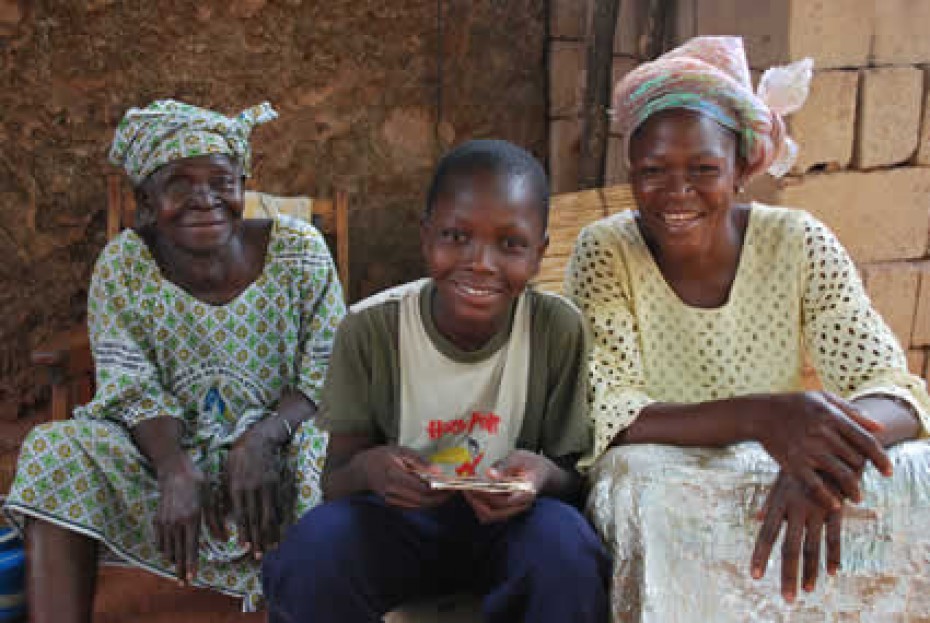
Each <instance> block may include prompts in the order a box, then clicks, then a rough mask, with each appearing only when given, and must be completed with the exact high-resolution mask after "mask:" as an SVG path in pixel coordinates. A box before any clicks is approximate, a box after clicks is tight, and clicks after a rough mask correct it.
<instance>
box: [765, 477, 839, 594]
mask: <svg viewBox="0 0 930 623" xmlns="http://www.w3.org/2000/svg"><path fill="white" fill-rule="evenodd" d="M759 517H760V518H761V519H762V527H761V528H760V529H759V535H758V537H757V538H756V545H755V548H754V549H753V552H752V563H751V573H752V577H753V578H755V579H759V578H761V577H762V576H764V575H765V568H766V566H767V564H768V560H769V555H770V554H771V552H772V547H773V545H774V544H775V541H776V540H777V539H778V533H779V532H781V524H782V522H784V523H785V524H786V526H785V539H784V542H783V544H782V561H781V594H782V597H784V599H785V601H787V602H789V603H792V602H793V601H794V599H795V596H796V594H797V589H798V564H799V558H802V557H803V561H802V562H803V570H804V575H803V579H802V586H803V587H804V590H805V591H806V592H811V591H813V590H814V587H815V586H816V584H817V573H818V569H819V566H820V549H821V539H822V538H823V528H824V526H825V525H826V544H827V548H826V549H827V573H829V574H830V575H835V574H836V571H837V569H838V568H839V566H840V536H841V531H842V519H843V511H842V509H840V510H832V509H831V508H824V507H823V506H821V505H820V504H818V503H817V501H816V500H814V499H812V498H811V497H810V495H809V493H808V492H807V488H806V487H805V485H804V484H803V483H801V481H800V480H798V479H797V478H795V477H794V476H792V475H791V474H788V473H786V472H785V471H781V472H780V473H779V474H778V478H777V479H776V480H775V484H774V485H773V486H772V490H771V491H770V492H769V495H768V497H767V498H766V500H765V505H764V506H763V507H762V510H761V511H760V512H759Z"/></svg>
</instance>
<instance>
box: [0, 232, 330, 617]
mask: <svg viewBox="0 0 930 623" xmlns="http://www.w3.org/2000/svg"><path fill="white" fill-rule="evenodd" d="M88 298H89V300H88V324H89V326H90V336H91V346H92V349H93V355H94V361H95V365H96V372H97V393H96V394H95V396H94V399H93V400H92V401H91V402H90V403H89V404H87V405H85V406H83V407H80V408H78V409H76V410H75V412H74V418H73V419H72V420H69V421H65V422H54V423H49V424H43V425H41V426H37V427H36V428H35V429H34V430H33V431H32V432H31V433H30V435H29V436H28V438H27V439H26V441H25V442H24V443H23V446H22V450H21V454H20V458H19V464H18V468H17V474H16V479H15V481H14V483H13V487H12V490H11V491H10V494H9V497H8V498H7V502H6V506H5V508H4V510H5V511H6V512H7V515H8V516H9V517H10V518H11V519H13V521H14V522H15V523H16V524H17V525H19V526H22V522H23V519H24V516H30V517H35V518H39V519H44V520H46V521H49V522H52V523H55V524H57V525H60V526H63V527H66V528H69V529H72V530H75V531H77V532H80V533H82V534H85V535H88V536H91V537H93V538H96V539H99V540H100V541H101V542H103V543H104V544H106V545H107V549H108V550H109V551H108V552H107V553H108V554H110V555H114V554H115V556H116V557H117V558H119V559H121V560H123V561H126V562H129V563H132V564H134V565H137V566H139V567H143V568H145V569H148V570H149V571H152V572H154V573H158V574H162V575H166V576H173V575H174V569H173V568H172V566H171V565H170V563H168V562H167V561H166V560H165V559H164V558H163V557H162V556H161V554H160V553H159V552H158V550H157V549H156V547H155V536H154V526H153V521H154V518H155V514H156V510H157V507H158V497H159V494H158V486H157V481H156V478H155V475H154V472H153V469H152V466H151V465H150V464H149V462H148V461H147V460H146V459H145V457H143V455H142V454H141V453H140V451H139V449H138V447H137V446H136V445H135V443H134V442H133V440H132V437H131V436H130V433H129V429H131V428H132V427H133V426H134V425H136V424H138V423H139V422H141V421H143V420H145V419H148V418H153V417H159V416H165V415H167V416H171V417H176V418H178V419H180V420H181V421H182V422H183V423H184V433H183V442H182V443H183V445H184V447H185V448H186V449H187V451H188V452H189V453H190V455H191V457H192V458H193V459H194V461H195V462H196V463H197V465H199V466H200V467H201V469H203V470H204V473H205V474H206V475H207V477H208V478H209V479H210V480H211V482H214V483H216V482H218V480H219V478H220V469H221V466H222V464H223V461H224V459H225V456H226V454H227V452H228V448H229V446H230V444H231V443H232V442H233V441H234V440H235V439H237V438H238V437H239V436H240V435H241V434H242V433H243V432H244V431H245V430H246V429H247V428H248V427H249V426H251V425H252V424H254V423H255V422H256V421H258V420H260V419H261V418H263V417H265V416H267V415H269V414H270V413H272V409H273V408H274V405H275V404H276V403H277V401H278V399H279V397H280V395H281V393H282V391H283V390H285V389H286V388H289V387H294V388H296V389H299V390H300V391H302V392H303V393H304V394H305V395H306V396H307V397H308V398H310V399H311V400H313V401H314V402H315V403H317V404H319V397H320V390H321V388H322V385H323V379H324V377H325V373H326V367H327V364H328V362H329V355H330V350H331V348H332V343H333V338H334V336H335V332H336V326H337V325H338V323H339V321H340V320H341V319H342V316H343V315H344V313H345V306H344V303H343V299H342V289H341V287H340V284H339V281H338V278H337V273H336V270H335V267H334V265H333V262H332V259H331V257H330V254H329V251H328V250H327V248H326V244H325V242H324V240H323V238H322V236H321V235H320V234H319V233H318V232H317V231H316V230H315V229H314V228H313V227H311V226H310V225H308V224H306V223H304V222H303V221H299V220H296V219H291V218H288V217H285V216H281V217H278V219H277V220H275V222H274V225H273V229H272V233H271V237H270V240H269V243H268V251H267V257H266V258H265V266H264V269H263V272H262V273H261V275H260V276H259V277H258V278H257V279H256V280H255V282H253V283H252V284H251V285H250V286H249V287H248V288H246V290H245V291H243V292H242V293H241V294H240V295H239V296H237V297H236V298H235V299H233V300H232V301H230V302H229V303H226V304H225V305H210V304H208V303H204V302H202V301H200V300H198V299H196V298H194V297H193V296H191V295H190V294H188V293H187V292H185V291H184V290H182V289H181V288H179V287H178V286H176V285H175V284H173V283H172V282H170V281H168V280H167V279H165V278H164V277H163V276H162V274H161V272H160V271H159V269H158V266H157V265H156V263H155V261H154V259H153V257H152V255H151V254H150V252H149V250H148V247H147V246H146V244H145V243H144V242H143V241H142V239H141V238H140V237H139V236H138V235H137V234H136V233H135V232H133V231H130V230H127V231H125V232H123V233H122V234H120V235H119V236H118V237H117V238H115V239H114V240H113V241H111V242H110V243H109V244H108V245H107V247H106V248H105V249H104V250H103V253H102V254H101V256H100V258H99V259H98V260H97V264H96V267H95V270H94V276H93V279H92V281H91V288H90V293H89V297H88ZM325 449H326V434H325V433H324V432H322V431H321V430H319V429H317V427H316V426H315V425H314V424H313V423H312V422H305V423H304V424H303V425H301V426H300V427H299V428H298V430H297V431H295V433H294V437H293V439H292V441H291V443H290V446H289V447H288V449H287V452H286V453H285V456H284V457H283V458H284V460H283V461H282V466H281V469H282V478H283V479H284V482H285V487H284V489H285V490H286V491H289V492H290V494H289V497H288V499H287V500H285V508H287V509H290V510H292V513H293V514H292V515H291V516H290V517H287V521H293V520H294V519H295V518H296V517H299V516H300V515H301V514H303V513H304V512H306V511H307V510H308V509H309V508H311V507H312V506H314V505H315V504H317V503H319V502H320V501H321V491H320V484H319V481H320V473H321V470H322V464H323V458H324V454H325ZM227 525H228V527H229V528H230V530H231V534H230V540H229V542H227V543H219V542H214V541H213V540H212V539H211V538H210V537H209V534H208V532H207V531H206V529H205V528H204V529H203V530H202V531H201V534H202V541H201V547H200V556H199V557H200V562H199V570H198V575H197V578H196V579H195V581H194V584H195V585H198V586H205V587H210V588H214V589H216V590H219V591H222V592H224V593H227V594H230V595H235V596H241V597H243V598H244V599H245V602H244V603H245V607H246V608H247V609H251V607H252V606H253V605H254V604H255V601H256V598H258V597H259V596H260V592H261V583H260V568H259V564H258V563H256V562H255V561H254V560H253V559H252V557H251V556H245V555H244V552H243V551H242V550H241V549H240V548H239V547H238V546H237V545H236V541H235V528H234V525H233V524H232V523H231V521H230V520H227ZM101 551H104V550H101Z"/></svg>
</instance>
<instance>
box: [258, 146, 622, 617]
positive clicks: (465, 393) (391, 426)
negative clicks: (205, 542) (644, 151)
mask: <svg viewBox="0 0 930 623" xmlns="http://www.w3.org/2000/svg"><path fill="white" fill-rule="evenodd" d="M548 198H549V191H548V186H547V183H546V178H545V174H544V173H543V171H542V168H541V167H540V165H539V164H538V162H536V160H534V159H533V157H532V156H530V155H529V154H528V153H527V152H525V151H524V150H522V149H520V148H518V147H516V146H514V145H512V144H510V143H507V142H504V141H472V142H469V143H465V144H463V145H461V146H459V147H458V148H456V149H455V150H453V151H452V152H450V153H449V154H447V155H446V156H445V157H444V158H443V159H442V160H441V161H440V163H439V165H438V168H437V170H436V172H435V174H434V177H433V181H432V184H431V186H430V190H429V193H428V196H427V204H426V211H425V214H424V216H423V220H422V224H421V241H422V250H423V255H424V259H425V262H426V266H427V269H428V274H429V278H428V279H424V280H420V281H417V282H413V283H410V284H405V285H403V286H400V287H398V288H394V289H392V290H388V291H387V292H385V293H382V294H379V295H376V296H375V297H372V298H371V299H368V300H366V301H363V302H362V303H361V304H359V305H357V306H356V308H355V309H354V310H353V312H352V313H351V314H350V315H349V316H348V317H347V318H346V320H345V322H344V323H343V324H342V325H341V327H340V329H339V333H338V336H337V339H336V345H335V348H334V353H333V357H332V360H331V364H330V368H329V373H328V377H327V384H326V390H325V393H326V397H325V398H324V404H325V407H324V410H325V413H326V415H325V416H324V417H325V419H326V422H327V426H328V427H329V429H330V431H331V438H330V446H329V453H328V457H327V464H326V468H325V470H324V476H323V480H324V485H323V486H324V492H325V493H324V494H325V496H326V498H327V500H329V501H328V503H326V504H324V505H323V506H321V507H318V508H317V509H315V510H313V511H312V512H310V513H308V514H307V515H305V516H304V518H303V519H302V520H301V521H300V522H299V523H298V524H297V525H296V526H295V527H294V528H293V529H292V530H291V531H290V533H289V534H288V536H287V538H286V540H285V542H284V544H283V545H282V547H281V548H280V549H279V550H278V551H277V552H275V553H274V554H272V555H271V556H270V557H269V558H268V560H267V561H266V564H265V569H264V571H265V580H264V584H265V591H266V596H267V598H268V600H269V612H270V616H271V619H270V620H271V621H272V622H278V621H314V622H317V621H319V622H327V621H333V622H336V621H340V622H341V621H353V622H356V621H358V622H361V621H373V622H374V621H380V620H381V617H382V616H383V615H384V614H385V613H387V612H389V611H390V610H392V609H393V608H395V607H396V606H398V605H400V604H402V603H404V602H406V601H409V600H412V599H416V598H420V597H426V596H429V595H432V594H438V593H446V592H460V591H471V592H476V593H480V594H482V595H484V604H483V610H484V615H485V619H486V620H488V621H500V622H504V621H507V622H508V623H509V622H513V621H534V622H535V621H539V622H545V621H559V622H564V621H573V622H577V623H583V622H588V621H590V622H596V621H606V620H607V592H606V582H607V580H606V578H607V573H608V568H607V567H608V561H607V556H606V554H605V551H604V549H603V547H602V545H601V543H600V542H599V541H598V539H597V537H596V536H595V535H594V533H593V531H592V530H591V528H590V527H589V525H588V524H587V522H586V521H585V520H584V518H583V517H582V516H581V515H580V513H579V512H578V511H577V510H576V509H575V508H574V506H573V504H574V503H575V502H576V501H577V500H578V498H579V496H580V492H581V478H580V476H579V474H578V473H577V472H576V471H575V463H576V462H577V460H578V458H579V457H580V456H581V455H582V454H584V453H587V452H588V451H589V450H590V446H591V430H590V425H589V422H588V418H587V415H586V411H585V384H584V380H583V376H582V369H583V363H584V357H585V339H584V330H583V327H582V321H581V318H580V315H579V313H578V311H577V310H576V309H575V308H574V306H572V305H571V304H570V303H568V302H567V301H566V300H564V299H562V298H561V297H557V296H553V295H548V294H543V293H540V292H536V291H534V290H528V289H527V288H526V285H527V283H528V282H529V280H530V279H532V278H533V277H534V276H535V275H536V273H537V271H538V270H539V264H540V260H541V259H542V256H543V254H544V252H545V250H546V245H547V242H548V239H547V235H546V224H547V217H548ZM424 472H433V473H437V472H444V473H446V474H447V475H454V474H458V475H462V474H465V475H469V474H477V475H480V476H485V477H487V478H489V479H492V480H494V479H519V480H523V481H526V482H527V483H529V485H530V487H529V488H530V489H531V491H514V492H508V493H490V492H479V491H465V492H462V493H457V492H449V491H440V490H435V489H432V488H430V486H429V484H428V482H427V481H426V480H425V479H424V478H423V477H422V476H421V474H422V473H424Z"/></svg>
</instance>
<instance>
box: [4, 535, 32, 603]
mask: <svg viewBox="0 0 930 623" xmlns="http://www.w3.org/2000/svg"><path fill="white" fill-rule="evenodd" d="M25 614H26V552H25V551H23V542H22V540H21V539H20V538H19V536H18V535H17V533H16V531H14V530H13V529H12V528H0V621H17V620H20V618H21V617H23V616H24V615H25Z"/></svg>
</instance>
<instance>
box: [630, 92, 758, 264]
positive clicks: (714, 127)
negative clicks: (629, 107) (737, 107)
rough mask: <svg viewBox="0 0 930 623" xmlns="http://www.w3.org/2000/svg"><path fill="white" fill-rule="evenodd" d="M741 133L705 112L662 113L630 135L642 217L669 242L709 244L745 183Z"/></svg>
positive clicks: (700, 246) (634, 184)
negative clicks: (739, 147) (739, 152)
mask: <svg viewBox="0 0 930 623" xmlns="http://www.w3.org/2000/svg"><path fill="white" fill-rule="evenodd" d="M741 172H742V165H741V162H740V160H739V159H738V158H737V143H736V135H735V134H734V133H733V132H731V131H729V130H727V129H726V128H724V127H723V126H721V125H719V124H718V123H717V122H715V121H713V120H712V119H710V118H709V117H706V116H704V115H702V114H700V113H697V112H693V111H690V110H686V109H672V110H666V111H662V112H659V113H656V114H655V115H653V116H652V117H650V118H649V119H648V120H647V121H646V122H645V123H644V124H643V125H642V126H640V127H639V128H638V129H637V130H636V132H635V133H634V134H633V138H632V140H631V141H630V182H631V184H632V187H633V194H634V196H635V198H636V204H637V206H638V207H639V210H640V222H641V224H642V227H643V228H644V229H645V230H646V232H647V234H648V235H649V236H650V237H651V238H652V239H653V240H654V241H655V242H656V243H657V244H658V245H659V246H660V247H663V248H667V249H670V248H672V247H676V248H678V249H679V250H682V251H686V250H688V249H689V248H691V249H692V250H694V251H699V250H704V249H707V248H709V245H712V244H714V242H715V240H716V239H717V236H718V235H719V234H720V232H721V231H723V230H722V227H723V226H724V225H725V223H726V220H727V218H728V216H729V213H730V209H731V207H732V205H733V201H734V197H735V194H736V192H737V187H738V186H739V184H740V183H741Z"/></svg>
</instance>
